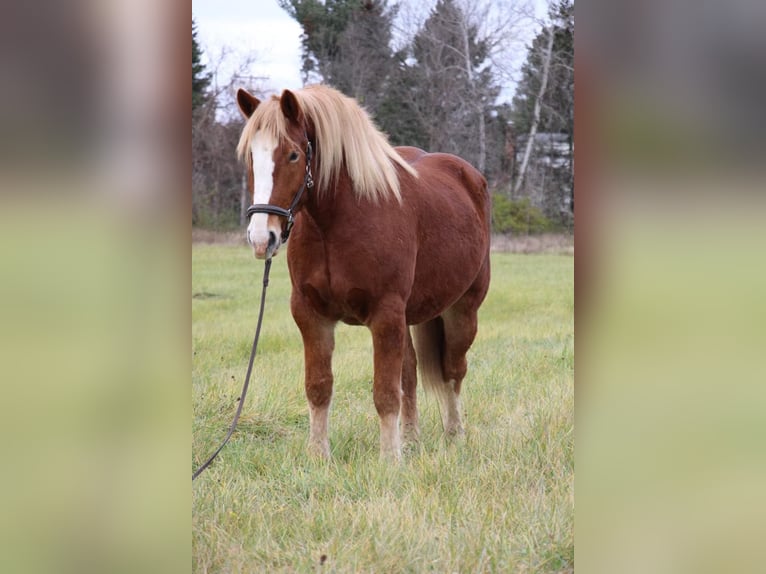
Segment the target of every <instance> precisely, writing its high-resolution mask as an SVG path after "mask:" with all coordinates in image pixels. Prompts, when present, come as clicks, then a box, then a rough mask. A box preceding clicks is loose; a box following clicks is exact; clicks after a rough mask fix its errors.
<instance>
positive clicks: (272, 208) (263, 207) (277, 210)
mask: <svg viewBox="0 0 766 574" xmlns="http://www.w3.org/2000/svg"><path fill="white" fill-rule="evenodd" d="M306 139H307V140H308V138H306ZM311 156H312V149H311V142H310V141H307V143H306V176H305V177H304V178H303V183H302V184H301V187H300V188H299V189H298V192H297V193H296V194H295V197H293V201H292V203H290V207H288V208H287V209H284V208H282V207H279V206H278V205H271V204H270V203H256V204H254V205H251V206H250V207H248V208H247V219H248V221H249V220H250V217H251V216H252V215H253V214H254V213H268V214H270V215H278V216H280V217H284V218H285V219H286V220H287V223H286V224H285V228H284V229H283V230H282V243H284V242H285V241H287V238H288V237H290V230H291V229H292V228H293V224H294V223H295V208H296V206H297V205H298V202H299V201H300V200H301V196H302V195H303V191H304V190H305V189H306V188H307V187H308V188H309V189H311V188H312V187H314V178H313V177H311Z"/></svg>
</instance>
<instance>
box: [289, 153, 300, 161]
mask: <svg viewBox="0 0 766 574" xmlns="http://www.w3.org/2000/svg"><path fill="white" fill-rule="evenodd" d="M289 159H290V163H295V162H296V161H298V152H297V151H294V152H292V153H291V154H290V158H289Z"/></svg>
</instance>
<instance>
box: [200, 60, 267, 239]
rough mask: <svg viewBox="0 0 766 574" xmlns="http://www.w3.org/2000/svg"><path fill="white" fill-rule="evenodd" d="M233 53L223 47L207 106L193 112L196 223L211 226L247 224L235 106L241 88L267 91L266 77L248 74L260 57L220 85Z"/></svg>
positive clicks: (242, 64)
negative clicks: (236, 150)
mask: <svg viewBox="0 0 766 574" xmlns="http://www.w3.org/2000/svg"><path fill="white" fill-rule="evenodd" d="M231 57H232V51H231V50H230V49H229V48H223V49H222V50H221V51H220V53H219V54H218V55H217V56H216V57H215V59H214V60H213V64H212V66H210V68H211V69H212V74H211V76H212V77H211V84H210V88H209V90H208V92H207V97H206V99H205V102H204V104H202V105H200V106H198V107H197V109H195V111H194V113H193V114H192V223H193V224H195V225H202V226H207V227H228V226H234V225H236V224H242V220H243V217H244V213H245V210H246V209H247V205H246V203H247V194H246V189H245V186H244V185H243V180H242V176H243V173H244V170H243V167H242V166H241V165H240V164H239V162H238V161H237V159H236V154H235V149H236V145H237V141H238V140H239V134H240V132H241V129H242V119H241V117H240V115H239V112H238V110H237V108H236V103H235V93H236V89H237V88H238V87H247V88H249V89H251V90H252V91H254V92H258V93H262V90H261V89H259V88H260V82H261V81H262V80H263V79H264V78H257V77H253V76H249V75H248V74H247V70H248V69H249V68H250V67H251V66H252V63H253V61H254V59H255V55H253V54H251V55H247V56H244V57H241V58H240V59H239V60H238V65H237V67H236V68H235V69H234V71H233V72H232V73H231V74H230V75H228V76H227V77H226V79H225V81H220V78H221V75H222V73H221V70H222V69H224V68H225V67H226V64H227V63H228V61H229V59H231Z"/></svg>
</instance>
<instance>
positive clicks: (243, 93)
mask: <svg viewBox="0 0 766 574" xmlns="http://www.w3.org/2000/svg"><path fill="white" fill-rule="evenodd" d="M260 103H261V100H259V99H258V98H256V97H255V96H254V95H252V94H251V93H250V92H248V91H247V90H243V89H242V88H240V89H238V90H237V105H238V106H239V111H240V112H242V115H243V116H245V119H247V118H249V117H250V116H252V115H253V112H254V111H255V108H257V107H258V104H260Z"/></svg>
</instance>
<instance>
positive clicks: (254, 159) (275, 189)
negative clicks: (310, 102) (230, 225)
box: [237, 89, 311, 259]
mask: <svg viewBox="0 0 766 574" xmlns="http://www.w3.org/2000/svg"><path fill="white" fill-rule="evenodd" d="M237 103H238V105H239V109H240V111H241V112H242V114H243V115H244V116H245V118H247V119H249V118H250V117H251V116H252V115H253V114H254V113H256V110H257V109H258V107H259V106H260V105H263V106H268V107H269V108H272V107H273V108H274V109H273V110H263V111H265V112H267V113H266V114H264V118H263V122H259V123H258V124H256V126H257V129H256V131H255V132H254V133H253V134H252V135H251V137H250V138H249V149H248V150H245V151H244V153H246V154H249V158H248V162H247V163H248V182H249V187H250V191H251V192H252V194H253V195H252V199H253V204H254V206H253V208H251V209H250V210H249V211H255V213H253V215H252V216H251V218H250V222H249V224H248V226H247V240H248V243H250V245H252V247H253V251H254V253H255V256H256V257H257V258H258V259H265V258H266V257H270V256H272V255H274V254H276V253H277V250H278V249H279V247H280V245H281V244H282V242H283V238H284V237H286V234H287V233H288V232H289V226H291V225H292V221H291V219H292V213H293V212H294V211H296V210H297V209H298V208H299V207H300V205H301V203H302V199H303V198H302V197H299V192H301V191H302V190H303V188H302V186H303V185H305V184H306V183H307V182H308V183H309V185H311V183H310V182H311V176H310V167H309V163H310V157H309V153H310V152H308V150H309V141H308V136H307V134H306V120H305V116H304V114H303V111H302V109H301V106H300V104H299V102H298V99H297V98H296V96H295V94H293V93H292V92H291V91H289V90H285V91H284V92H282V96H281V97H280V98H279V99H278V109H277V108H276V106H277V99H276V98H274V99H273V100H272V101H268V102H264V103H263V104H261V101H260V100H259V99H258V98H256V97H255V96H253V95H252V94H250V93H248V92H247V91H245V90H242V89H240V90H239V91H238V92H237ZM259 111H261V110H259ZM256 119H259V118H256ZM267 126H268V127H267ZM274 126H276V129H275V128H274ZM246 129H247V128H246ZM275 134H282V135H275ZM259 205H260V206H265V207H266V209H265V210H263V209H261V210H256V209H254V208H255V207H257V206H259ZM269 208H277V209H271V211H269ZM281 212H284V213H281ZM288 212H289V215H288Z"/></svg>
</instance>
